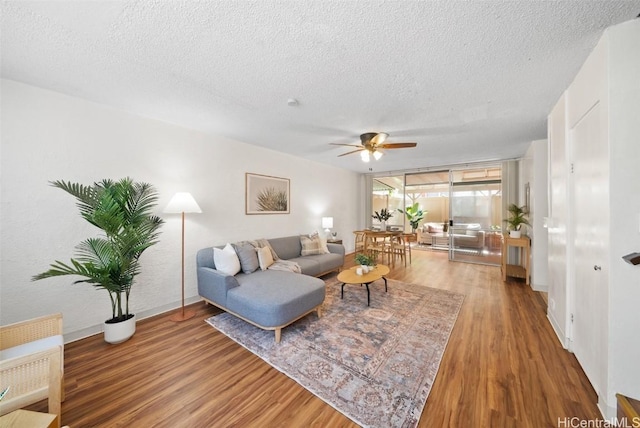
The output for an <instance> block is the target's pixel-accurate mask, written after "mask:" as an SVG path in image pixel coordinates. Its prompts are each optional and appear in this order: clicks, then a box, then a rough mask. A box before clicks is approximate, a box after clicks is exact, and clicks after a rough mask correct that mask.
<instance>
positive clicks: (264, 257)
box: [256, 247, 273, 270]
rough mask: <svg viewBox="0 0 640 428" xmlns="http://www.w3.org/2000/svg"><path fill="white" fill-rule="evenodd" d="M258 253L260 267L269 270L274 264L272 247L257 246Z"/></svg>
mask: <svg viewBox="0 0 640 428" xmlns="http://www.w3.org/2000/svg"><path fill="white" fill-rule="evenodd" d="M256 252H257V253H258V262H259V263H260V269H262V270H267V268H268V267H269V266H271V265H272V264H273V255H271V249H270V248H269V247H262V248H256Z"/></svg>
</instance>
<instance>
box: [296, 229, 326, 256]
mask: <svg viewBox="0 0 640 428" xmlns="http://www.w3.org/2000/svg"><path fill="white" fill-rule="evenodd" d="M300 244H301V245H302V251H301V253H300V255H302V256H312V255H315V254H327V253H329V249H328V248H327V243H326V242H325V243H324V245H323V243H322V239H320V236H319V235H318V232H315V233H312V234H311V235H300Z"/></svg>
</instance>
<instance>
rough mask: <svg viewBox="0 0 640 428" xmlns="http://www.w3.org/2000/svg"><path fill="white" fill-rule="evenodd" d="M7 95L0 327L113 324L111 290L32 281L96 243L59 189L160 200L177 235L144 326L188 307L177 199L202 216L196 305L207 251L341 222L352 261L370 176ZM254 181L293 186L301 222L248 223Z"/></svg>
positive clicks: (35, 94) (194, 221)
mask: <svg viewBox="0 0 640 428" xmlns="http://www.w3.org/2000/svg"><path fill="white" fill-rule="evenodd" d="M1 90H2V97H1V98H2V100H1V102H2V104H1V107H2V130H1V134H0V135H1V141H2V146H1V148H2V152H1V156H2V159H1V163H0V166H1V177H2V181H1V191H2V193H1V210H0V215H1V217H0V218H1V224H0V233H1V237H2V238H1V239H2V243H1V247H0V249H1V268H2V269H1V273H0V323H1V324H7V323H10V322H15V321H19V320H23V319H28V318H32V317H35V316H39V315H44V314H48V313H52V312H58V311H60V312H62V313H63V315H64V327H65V336H66V339H67V340H73V339H76V338H78V337H82V336H83V335H87V334H93V333H96V332H99V331H101V324H102V322H103V321H104V320H105V319H107V318H109V316H110V304H109V298H108V295H107V293H106V292H105V291H103V290H95V289H93V288H92V287H90V286H87V285H71V283H72V281H73V279H74V278H73V277H66V278H65V277H62V278H52V279H46V280H42V281H37V282H31V280H30V278H31V277H32V276H33V275H35V274H37V273H40V272H43V271H45V270H46V269H48V266H49V264H50V263H52V262H53V261H54V260H62V261H68V259H69V257H71V256H72V253H73V248H74V246H75V245H76V244H78V243H79V242H80V241H81V240H83V239H85V238H87V237H89V236H94V235H95V234H96V233H97V230H96V229H95V228H93V227H92V226H90V225H88V224H87V223H86V222H85V221H84V220H82V219H81V218H80V216H79V215H78V212H77V209H76V207H75V201H74V199H73V197H72V196H70V195H68V194H66V193H65V192H63V191H62V190H59V189H55V188H53V187H50V186H49V185H48V182H49V181H51V180H57V179H64V180H69V181H78V182H82V183H86V184H90V183H93V182H95V181H98V180H101V179H103V178H112V179H119V178H122V177H125V176H130V177H132V178H133V179H135V180H136V181H146V182H149V183H152V184H153V185H154V186H155V187H156V188H157V189H158V191H159V193H160V201H159V204H158V208H157V210H158V214H159V215H161V216H162V217H163V218H164V219H165V220H166V224H165V225H164V226H163V229H162V235H161V238H160V239H161V240H160V243H159V244H157V245H156V246H154V247H152V248H150V249H149V250H147V252H146V253H145V254H144V255H143V256H142V259H141V261H142V269H143V271H142V274H141V275H140V276H139V277H138V280H137V284H136V285H135V287H134V289H133V291H132V297H131V303H132V310H133V312H135V313H137V314H138V315H139V316H140V315H142V317H144V316H149V315H151V314H155V313H159V312H162V311H164V310H168V309H170V308H174V307H177V306H179V304H180V216H179V215H168V214H162V212H161V211H162V209H163V208H164V206H165V205H166V204H167V203H168V201H169V199H170V198H171V196H172V195H173V194H174V193H175V192H177V191H189V192H191V193H192V194H193V196H194V197H195V199H196V200H197V201H198V203H199V204H200V207H201V208H202V211H203V213H202V214H193V215H187V221H186V251H185V253H186V269H185V272H186V296H187V300H188V301H195V300H197V290H196V276H195V253H196V251H197V250H198V249H200V248H203V247H206V246H212V245H218V244H224V243H225V242H228V241H236V240H242V239H252V238H253V239H255V238H269V237H277V236H287V235H295V234H300V233H309V232H311V231H313V230H321V224H320V223H321V221H320V219H321V217H322V216H333V218H334V225H335V228H334V230H335V231H337V232H338V234H339V237H342V238H344V240H345V246H346V247H347V251H353V237H352V233H351V231H353V230H356V229H358V227H359V226H360V225H361V218H360V217H361V207H360V206H359V205H358V202H357V201H359V200H360V199H362V196H361V194H360V190H359V189H360V182H361V179H360V176H359V174H356V173H353V172H349V171H346V170H341V169H337V168H332V167H328V166H326V165H321V164H318V163H313V162H310V161H307V160H304V159H300V158H296V157H293V156H289V155H286V154H282V153H279V152H275V151H271V150H267V149H263V148H259V147H256V146H251V145H248V144H245V143H242V142H239V141H233V140H229V139H226V138H222V137H214V136H210V135H205V134H202V133H199V132H195V131H191V130H188V129H185V128H181V127H178V126H175V125H171V124H168V123H163V122H159V121H155V120H151V119H148V118H143V117H139V116H134V115H131V114H128V113H125V112H122V111H118V110H114V109H111V108H107V107H104V106H101V105H98V104H95V103H91V102H87V101H84V100H82V99H78V98H73V97H69V96H66V95H62V94H59V93H56V92H51V91H47V90H43V89H39V88H36V87H32V86H28V85H24V84H21V83H17V82H13V81H8V80H2V86H1ZM212 120H215V118H212ZM247 126H251V124H247ZM245 172H253V173H259V174H266V175H272V176H277V177H286V178H289V179H291V214H288V215H251V216H247V215H245V208H244V203H245V200H244V186H245Z"/></svg>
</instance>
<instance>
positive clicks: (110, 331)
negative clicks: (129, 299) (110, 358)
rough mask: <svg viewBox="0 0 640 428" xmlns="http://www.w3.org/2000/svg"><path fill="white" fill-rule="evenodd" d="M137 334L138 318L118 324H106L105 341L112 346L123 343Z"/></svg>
mask: <svg viewBox="0 0 640 428" xmlns="http://www.w3.org/2000/svg"><path fill="white" fill-rule="evenodd" d="M135 332H136V316H135V315H134V316H132V317H131V318H129V319H128V320H126V321H122V322H118V323H114V324H111V323H107V322H105V323H104V341H105V342H107V343H111V344H114V345H115V344H117V343H122V342H125V341H127V340H129V338H131V336H133V334H134V333H135Z"/></svg>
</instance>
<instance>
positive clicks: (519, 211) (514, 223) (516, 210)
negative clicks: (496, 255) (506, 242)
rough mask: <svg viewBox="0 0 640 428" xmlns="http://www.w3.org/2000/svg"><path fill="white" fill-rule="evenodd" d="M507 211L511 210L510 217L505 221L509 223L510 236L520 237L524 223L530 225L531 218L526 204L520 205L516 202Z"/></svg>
mask: <svg viewBox="0 0 640 428" xmlns="http://www.w3.org/2000/svg"><path fill="white" fill-rule="evenodd" d="M507 211H509V217H507V218H506V219H505V220H504V221H505V222H506V223H507V225H508V229H509V236H510V237H512V238H520V235H521V233H522V230H521V228H522V225H523V224H526V225H527V226H529V225H530V224H529V219H527V211H526V209H525V207H524V206H522V207H519V206H517V205H516V204H510V205H509V207H508V208H507Z"/></svg>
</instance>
